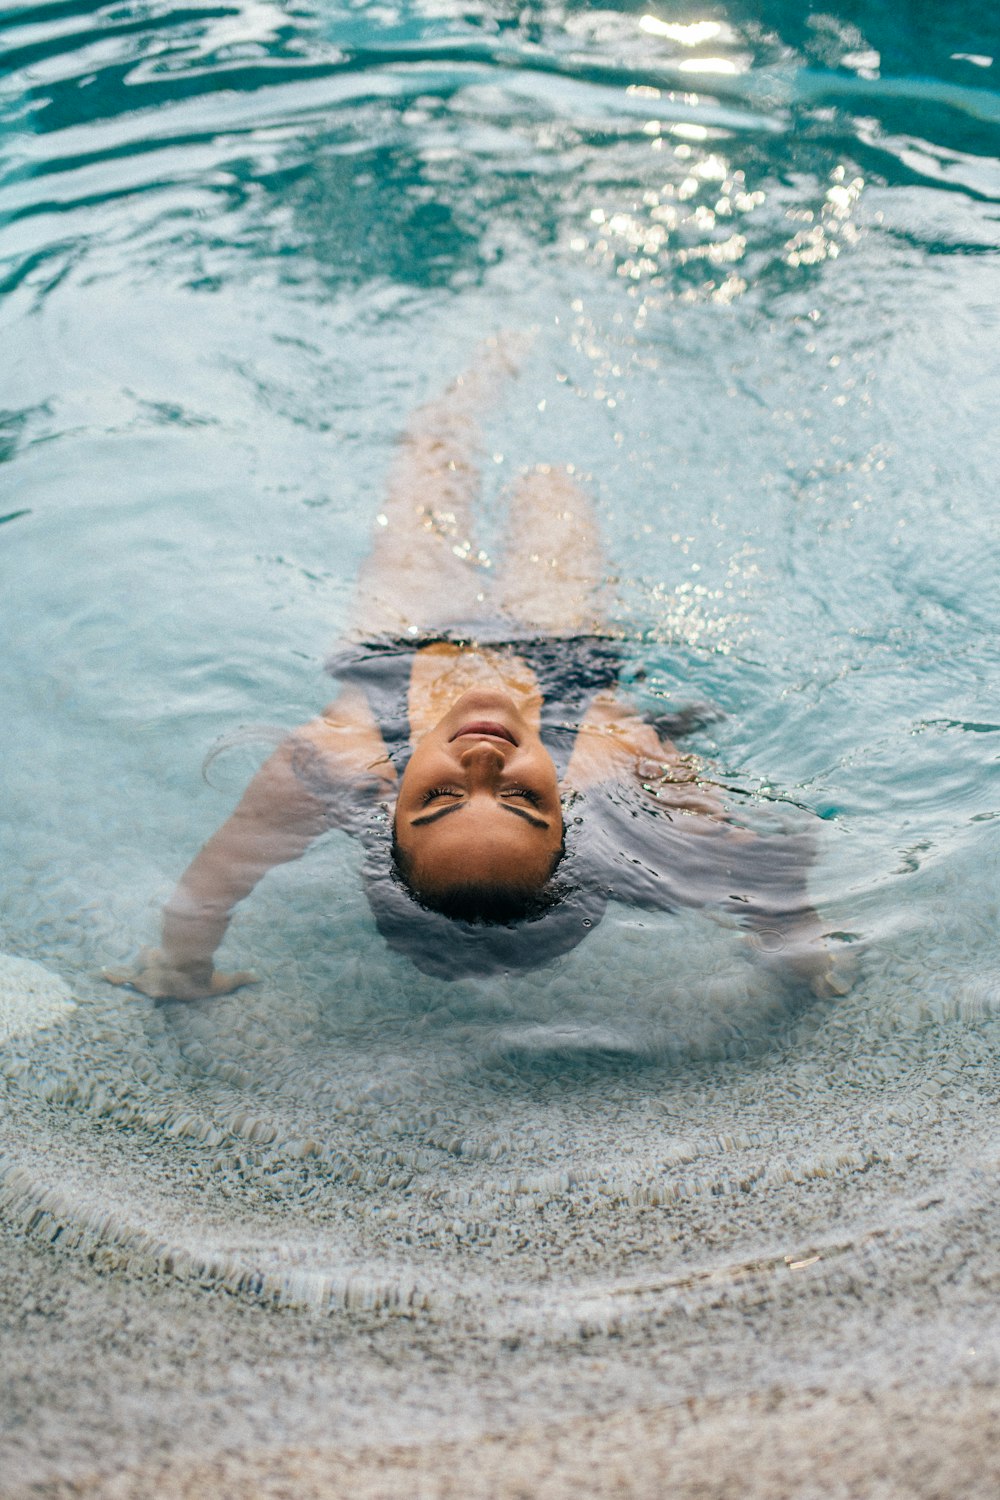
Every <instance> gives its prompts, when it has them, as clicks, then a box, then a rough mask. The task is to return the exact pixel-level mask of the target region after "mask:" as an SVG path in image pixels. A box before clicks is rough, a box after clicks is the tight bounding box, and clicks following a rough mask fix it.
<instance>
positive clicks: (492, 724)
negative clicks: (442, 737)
mask: <svg viewBox="0 0 1000 1500" xmlns="http://www.w3.org/2000/svg"><path fill="white" fill-rule="evenodd" d="M470 734H471V735H475V736H476V737H477V738H478V739H483V740H487V739H489V740H506V741H507V743H508V745H516V744H517V740H516V739H515V738H514V736H513V735H512V734H511V732H510V730H509V729H507V728H505V727H504V725H503V724H498V723H497V721H496V720H495V719H475V720H473V722H472V723H470V724H463V725H462V727H461V729H459V730H458V732H457V733H456V734H453V735H452V737H451V738H452V740H460V739H463V738H464V737H465V736H466V735H470Z"/></svg>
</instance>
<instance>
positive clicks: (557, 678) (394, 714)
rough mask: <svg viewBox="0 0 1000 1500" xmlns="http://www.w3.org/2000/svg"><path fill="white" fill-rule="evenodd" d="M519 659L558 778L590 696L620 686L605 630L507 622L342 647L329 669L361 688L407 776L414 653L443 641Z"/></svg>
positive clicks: (618, 657)
mask: <svg viewBox="0 0 1000 1500" xmlns="http://www.w3.org/2000/svg"><path fill="white" fill-rule="evenodd" d="M445 643H446V644H448V645H452V646H458V647H464V648H466V649H467V650H470V651H474V650H481V651H491V652H494V653H497V654H498V655H501V656H507V657H517V658H518V659H519V660H521V661H523V662H524V663H525V664H526V665H527V666H529V667H530V668H531V670H532V671H533V672H534V674H535V676H536V677H537V679H538V685H539V688H540V689H541V694H542V709H541V739H542V744H543V745H544V746H545V748H546V750H548V752H549V754H550V755H551V756H552V759H553V761H554V762H555V766H556V771H557V772H558V774H559V776H560V778H562V777H563V776H565V774H566V767H567V765H568V764H569V758H570V755H571V754H572V751H573V745H574V743H575V741H576V736H577V733H578V731H579V728H580V724H581V722H582V720H583V718H584V715H585V714H586V712H587V709H588V707H589V705H590V703H591V701H592V700H593V698H594V697H595V696H596V695H597V694H598V693H600V692H602V691H604V690H605V689H607V688H613V687H616V686H617V684H618V678H619V675H620V672H621V665H622V642H621V640H619V639H616V638H615V637H613V636H606V635H573V636H540V635H526V636H523V637H521V638H518V637H516V636H514V635H512V634H511V632H510V629H509V627H508V628H507V629H506V630H505V629H504V628H503V627H502V626H500V627H496V626H493V627H487V626H481V627H477V628H475V629H473V628H471V627H470V628H469V629H468V630H462V631H454V630H451V631H448V632H447V633H446V634H444V633H443V634H441V635H424V636H415V637H414V638H413V639H412V640H408V639H406V638H405V637H403V638H402V639H386V640H375V641H364V642H362V643H360V644H359V645H357V646H351V645H344V646H341V647H339V648H338V649H337V650H336V651H335V652H334V653H333V654H332V655H331V656H330V657H328V658H327V660H326V662H325V664H324V665H325V669H326V671H327V672H329V673H330V674H331V676H333V677H336V678H337V680H338V681H339V682H345V683H350V684H352V685H353V686H356V687H359V688H362V689H363V690H364V692H365V694H366V696H367V698H368V702H369V705H370V706H371V710H372V713H373V714H374V716H375V720H376V722H377V723H378V726H379V729H380V730H381V732H382V738H383V740H384V741H385V746H386V749H387V750H388V752H389V757H390V759H391V760H392V761H393V764H394V765H395V767H396V770H397V771H398V772H399V773H400V774H402V771H403V770H404V768H405V766H406V762H407V761H408V760H409V756H410V718H409V711H408V706H407V705H408V696H409V688H410V674H411V672H412V670H413V659H414V657H415V656H416V654H417V652H418V651H422V650H424V649H425V648H426V647H427V646H436V645H441V644H445Z"/></svg>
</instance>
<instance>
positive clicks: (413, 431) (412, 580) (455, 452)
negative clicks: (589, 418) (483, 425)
mask: <svg viewBox="0 0 1000 1500" xmlns="http://www.w3.org/2000/svg"><path fill="white" fill-rule="evenodd" d="M516 354H517V347H516V341H514V340H511V339H506V340H503V341H500V340H495V339H494V340H490V341H489V342H488V343H487V344H485V345H484V346H483V348H482V351H481V356H480V358H479V359H478V360H477V361H476V363H475V364H473V365H472V367H471V368H470V369H469V370H467V371H466V373H465V374H464V375H462V376H460V377H459V378H458V380H456V381H455V383H454V385H452V386H451V387H450V388H449V389H448V390H447V391H446V392H445V394H444V395H443V396H440V397H438V399H437V400H434V401H430V402H428V403H427V405H426V406H422V407H420V408H419V409H418V410H417V411H416V412H415V413H414V415H413V417H412V418H411V421H410V424H409V427H408V428H407V430H406V433H405V434H404V436H403V438H402V440H401V442H400V445H399V452H398V454H397V455H396V458H395V461H394V463H393V465H392V468H391V470H390V473H389V483H388V491H387V494H386V497H385V501H384V503H383V505H382V507H381V510H380V512H379V515H378V518H377V521H376V526H375V537H374V542H373V545H372V550H371V553H370V554H369V556H368V558H367V559H366V561H365V563H364V565H363V566H362V569H361V572H360V575H359V577H358V591H357V597H356V600H355V606H354V611H353V616H352V622H351V633H352V634H354V635H356V636H360V637H367V638H370V637H372V636H379V635H390V636H398V635H405V634H407V633H410V634H423V633H424V632H426V631H428V630H436V629H439V628H440V627H441V626H443V625H447V624H448V623H452V622H455V623H457V622H465V621H469V620H473V619H475V618H476V617H477V616H482V615H483V614H484V612H485V609H484V603H483V601H484V597H485V593H486V586H487V579H486V577H485V576H484V572H483V564H484V563H485V562H486V558H485V556H484V555H483V554H482V553H480V552H479V551H478V549H477V547H476V544H475V541H474V540H473V526H472V507H473V504H474V502H475V500H476V497H477V495H478V493H479V468H478V464H477V461H476V460H477V456H478V451H479V446H480V431H479V421H478V418H479V414H480V412H481V411H482V410H483V408H484V407H486V406H487V405H488V404H489V403H490V401H491V400H492V399H493V398H494V397H495V396H496V394H497V392H498V391H499V389H500V386H501V385H502V383H503V381H504V380H505V379H506V378H508V377H509V376H511V375H512V374H514V373H516V364H515V363H514V361H515V358H516Z"/></svg>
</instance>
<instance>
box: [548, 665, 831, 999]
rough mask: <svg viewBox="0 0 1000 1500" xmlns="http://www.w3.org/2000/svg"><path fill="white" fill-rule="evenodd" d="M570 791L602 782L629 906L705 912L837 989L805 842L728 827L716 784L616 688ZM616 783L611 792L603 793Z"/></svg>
mask: <svg viewBox="0 0 1000 1500" xmlns="http://www.w3.org/2000/svg"><path fill="white" fill-rule="evenodd" d="M566 784H567V787H568V788H570V789H572V790H575V791H587V790H588V789H594V788H595V787H597V786H601V785H603V786H605V787H607V788H608V791H609V795H608V796H607V798H605V799H601V800H600V803H599V808H600V811H598V808H597V807H595V812H596V813H597V815H598V817H599V818H600V820H601V822H602V824H603V830H602V832H603V838H602V840H601V842H602V845H603V857H604V859H605V860H609V861H610V863H609V868H608V876H609V884H610V886H611V889H612V890H613V891H614V893H615V894H616V895H617V896H618V897H619V899H621V900H623V901H625V902H626V903H629V904H632V905H636V906H645V907H649V908H659V909H661V910H670V909H676V908H677V907H678V906H689V907H703V908H705V909H712V908H714V909H715V910H717V911H720V912H725V913H726V914H727V915H728V916H730V917H734V918H735V919H736V920H737V921H738V922H739V925H740V926H741V927H743V928H744V929H745V930H746V931H747V933H748V934H749V939H750V943H751V944H752V946H753V948H754V950H755V951H756V952H757V953H758V954H759V955H760V959H761V961H762V962H764V963H767V964H770V965H772V966H773V967H774V968H775V969H776V970H778V971H779V972H782V973H784V974H786V975H787V976H789V977H791V978H792V979H794V980H798V981H801V982H805V983H807V984H808V985H809V986H810V987H811V988H812V990H813V991H814V993H816V994H818V995H831V994H843V993H844V992H845V991H846V990H847V989H848V988H849V987H850V985H849V978H848V976H847V975H846V974H845V973H844V972H843V970H842V969H838V968H837V966H836V965H835V964H834V960H833V956H832V954H831V952H830V950H829V948H828V947H827V945H826V942H825V941H824V930H823V924H822V922H821V921H820V918H819V916H818V915H817V913H816V911H815V910H814V908H813V907H812V905H811V903H810V899H809V893H808V884H807V878H808V872H809V868H810V866H811V864H812V861H813V858H814V840H813V838H812V837H811V835H810V834H809V833H808V832H806V831H803V830H798V831H794V832H789V833H775V834H773V835H771V836H762V835H760V834H757V833H755V832H754V831H753V830H752V829H750V828H747V827H745V826H743V825H741V824H740V823H739V822H737V821H736V820H735V818H734V816H733V813H732V810H731V809H730V808H728V807H727V806H726V804H725V802H724V801H723V799H722V796H721V795H720V793H719V791H718V790H717V789H716V788H715V787H714V786H713V785H711V783H709V782H707V781H706V780H704V779H702V778H701V777H700V776H699V774H698V764H697V761H696V759H695V758H694V757H693V756H688V755H683V754H681V753H680V752H679V751H678V749H677V747H676V746H675V745H674V744H673V743H672V742H671V741H670V740H666V739H662V740H661V739H660V737H659V735H658V734H657V731H656V729H655V728H654V727H653V726H651V725H650V724H648V723H647V722H646V721H645V720H643V719H642V718H641V717H640V716H639V715H638V714H637V713H636V712H635V711H634V710H633V709H632V708H631V707H630V706H629V705H628V704H627V703H625V702H623V701H622V700H621V699H619V698H617V697H616V696H615V694H613V693H610V692H609V693H604V694H600V695H599V696H598V697H597V698H595V700H594V702H593V704H592V705H591V708H590V710H589V711H588V713H587V716H586V718H585V719H584V722H583V723H582V725H581V726H580V733H579V735H578V737H577V742H576V745H575V746H574V749H573V754H572V756H571V758H570V763H569V767H568V768H567V773H566ZM612 789H616V790H612Z"/></svg>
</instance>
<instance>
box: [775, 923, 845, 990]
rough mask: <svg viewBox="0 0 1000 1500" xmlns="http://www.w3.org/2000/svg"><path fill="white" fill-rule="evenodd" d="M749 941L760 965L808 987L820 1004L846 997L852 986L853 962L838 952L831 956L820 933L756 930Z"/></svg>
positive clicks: (843, 953)
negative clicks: (820, 1001)
mask: <svg viewBox="0 0 1000 1500" xmlns="http://www.w3.org/2000/svg"><path fill="white" fill-rule="evenodd" d="M750 941H751V943H752V944H753V946H754V948H755V949H756V951H757V954H758V955H759V961H760V962H762V963H763V964H764V965H765V966H766V967H768V968H772V969H774V970H775V971H776V972H777V973H780V974H783V975H785V976H786V977H787V978H789V979H791V980H792V981H793V982H795V983H798V984H805V985H808V987H809V989H811V990H812V992H813V994H814V995H815V996H816V997H817V999H820V1000H831V999H833V998H835V997H836V996H840V995H846V994H847V993H848V991H849V990H850V989H851V987H852V986H853V984H854V978H855V973H854V968H855V966H854V962H853V959H852V958H851V956H850V955H849V954H847V953H845V952H843V951H841V950H838V951H837V952H831V950H830V948H829V947H828V946H827V944H826V942H825V941H824V940H823V937H822V935H821V934H820V933H819V932H811V931H806V932H803V931H798V932H796V931H794V930H792V931H791V932H783V931H782V930H781V929H780V928H777V927H770V928H768V927H764V928H760V929H758V930H757V931H756V932H754V933H752V934H751V936H750Z"/></svg>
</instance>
